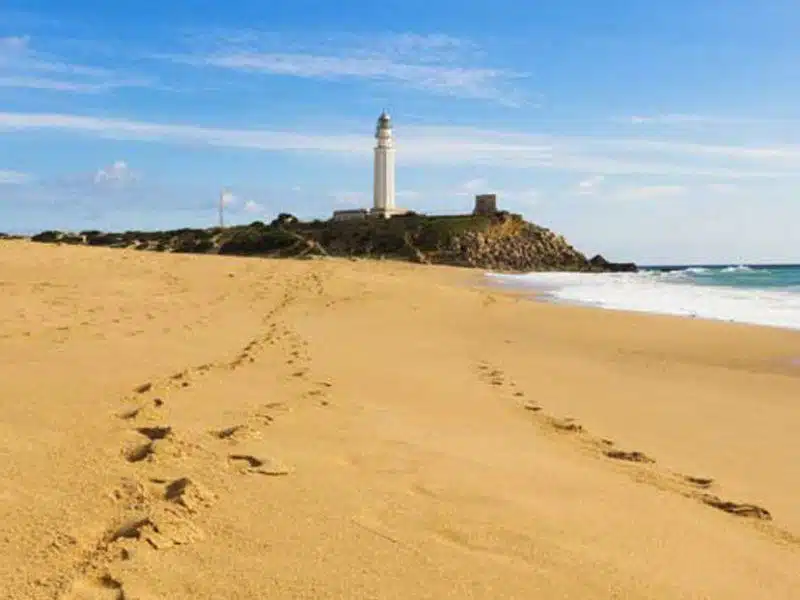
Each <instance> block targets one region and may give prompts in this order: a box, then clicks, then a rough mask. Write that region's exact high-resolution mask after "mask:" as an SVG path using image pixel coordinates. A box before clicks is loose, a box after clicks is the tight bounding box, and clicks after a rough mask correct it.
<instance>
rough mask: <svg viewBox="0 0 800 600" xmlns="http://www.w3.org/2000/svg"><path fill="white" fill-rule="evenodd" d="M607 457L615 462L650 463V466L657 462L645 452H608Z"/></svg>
mask: <svg viewBox="0 0 800 600" xmlns="http://www.w3.org/2000/svg"><path fill="white" fill-rule="evenodd" d="M605 455H606V456H607V457H608V458H613V459H614V460H624V461H627V462H636V463H648V464H652V463H654V462H656V461H655V460H653V459H652V458H650V457H649V456H647V455H646V454H645V453H644V452H639V451H638V450H634V451H633V452H627V451H625V450H606V452H605Z"/></svg>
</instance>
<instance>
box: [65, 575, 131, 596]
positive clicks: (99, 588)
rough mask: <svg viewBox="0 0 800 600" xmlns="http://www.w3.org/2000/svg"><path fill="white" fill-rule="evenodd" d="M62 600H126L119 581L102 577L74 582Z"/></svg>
mask: <svg viewBox="0 0 800 600" xmlns="http://www.w3.org/2000/svg"><path fill="white" fill-rule="evenodd" d="M62 600H126V595H125V592H124V590H123V589H122V584H121V583H120V582H119V581H117V580H116V579H114V578H113V577H111V576H110V575H104V576H102V577H98V578H97V579H83V580H80V581H76V582H75V583H74V584H73V585H72V588H71V589H70V591H69V592H67V594H66V595H65V596H62Z"/></svg>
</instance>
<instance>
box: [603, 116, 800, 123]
mask: <svg viewBox="0 0 800 600" xmlns="http://www.w3.org/2000/svg"><path fill="white" fill-rule="evenodd" d="M614 120H615V121H623V122H629V123H631V124H632V125H691V124H694V125H769V124H773V125H775V124H789V123H800V119H776V118H768V117H731V116H714V115H691V114H680V113H670V114H663V115H648V116H632V117H625V118H622V119H614Z"/></svg>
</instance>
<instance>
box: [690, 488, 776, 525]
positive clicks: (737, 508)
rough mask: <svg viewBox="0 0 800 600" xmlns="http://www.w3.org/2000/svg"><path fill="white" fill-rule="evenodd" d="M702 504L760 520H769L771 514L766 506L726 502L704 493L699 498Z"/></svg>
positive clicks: (738, 515)
mask: <svg viewBox="0 0 800 600" xmlns="http://www.w3.org/2000/svg"><path fill="white" fill-rule="evenodd" d="M700 500H701V501H702V502H703V504H707V505H708V506H713V507H714V508H716V509H719V510H722V511H725V512H726V513H730V514H732V515H735V516H737V517H747V518H750V519H760V520H762V521H771V520H772V515H771V514H770V512H769V511H768V510H767V509H766V508H762V507H761V506H757V505H755V504H739V503H737V502H728V501H726V500H721V499H720V498H717V497H716V496H711V495H708V494H707V495H704V496H702V497H701V498H700Z"/></svg>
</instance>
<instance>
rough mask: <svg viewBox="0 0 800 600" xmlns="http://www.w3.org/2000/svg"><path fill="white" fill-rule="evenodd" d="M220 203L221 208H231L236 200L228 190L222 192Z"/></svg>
mask: <svg viewBox="0 0 800 600" xmlns="http://www.w3.org/2000/svg"><path fill="white" fill-rule="evenodd" d="M220 202H222V206H233V205H234V204H236V203H237V202H238V198H237V197H236V196H235V195H234V194H233V192H231V191H230V190H223V192H222V195H221V196H220Z"/></svg>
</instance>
